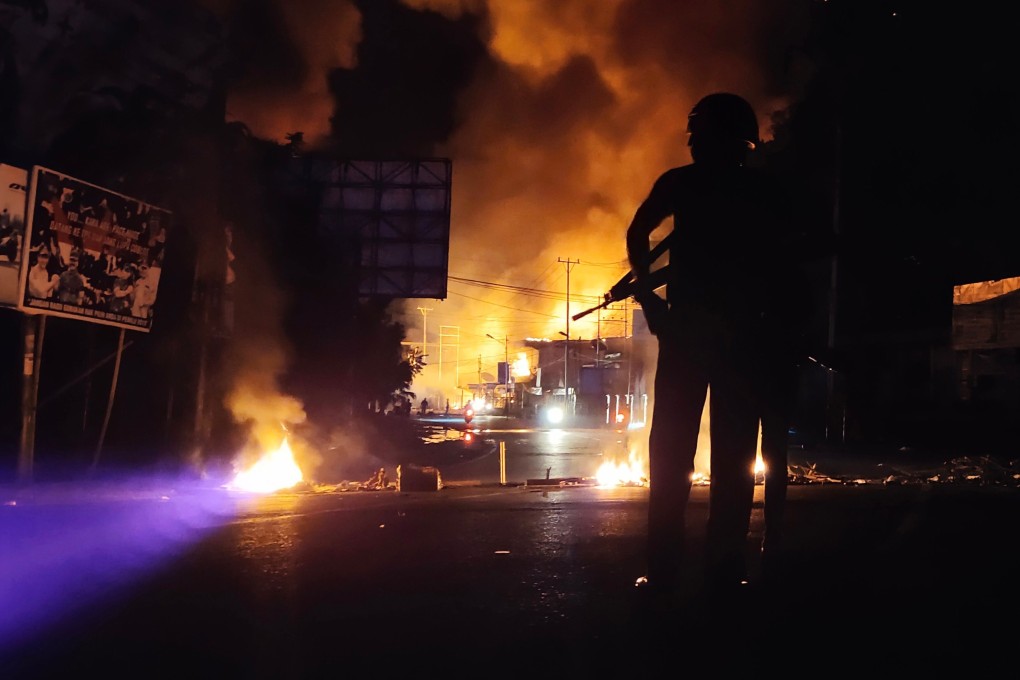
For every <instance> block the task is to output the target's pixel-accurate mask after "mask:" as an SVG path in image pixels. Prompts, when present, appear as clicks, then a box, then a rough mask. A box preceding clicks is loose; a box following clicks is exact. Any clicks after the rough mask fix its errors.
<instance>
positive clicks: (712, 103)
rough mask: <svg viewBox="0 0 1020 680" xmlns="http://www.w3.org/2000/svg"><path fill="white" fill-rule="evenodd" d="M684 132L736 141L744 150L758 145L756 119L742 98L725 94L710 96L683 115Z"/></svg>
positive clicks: (717, 93)
mask: <svg viewBox="0 0 1020 680" xmlns="http://www.w3.org/2000/svg"><path fill="white" fill-rule="evenodd" d="M687 132H688V133H689V134H691V135H692V136H694V135H697V136H699V137H703V138H713V139H717V140H720V141H723V140H734V141H736V140H740V141H742V142H744V143H745V144H746V145H747V148H748V149H753V148H755V147H756V146H757V145H758V143H759V139H758V117H757V116H756V115H755V113H754V109H753V108H752V107H751V105H750V104H749V103H748V101H747V100H746V99H744V98H743V97H740V96H739V95H735V94H731V93H729V92H716V93H713V94H710V95H708V96H706V97H702V99H701V100H700V101H699V102H698V103H697V104H695V105H694V108H693V109H691V112H690V113H689V114H687Z"/></svg>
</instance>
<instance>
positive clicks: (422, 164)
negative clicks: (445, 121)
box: [316, 159, 452, 299]
mask: <svg viewBox="0 0 1020 680" xmlns="http://www.w3.org/2000/svg"><path fill="white" fill-rule="evenodd" d="M317 170H318V172H316V174H317V175H318V177H316V180H317V181H318V182H320V183H321V186H322V203H321V206H320V213H319V228H320V229H321V230H322V231H323V233H324V234H325V235H326V236H327V237H328V238H329V239H330V240H331V241H333V242H335V243H337V245H339V246H340V247H341V248H342V249H343V250H344V252H345V253H346V254H347V255H348V263H349V264H351V265H355V266H357V267H358V293H359V294H360V295H363V296H371V297H394V298H433V299H445V298H446V295H447V290H446V280H447V273H448V267H449V254H450V189H451V179H452V163H451V162H450V160H448V159H423V160H388V161H356V160H335V161H327V162H324V163H322V164H320V165H319V166H318V168H317Z"/></svg>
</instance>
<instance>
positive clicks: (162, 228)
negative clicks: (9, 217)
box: [18, 167, 171, 331]
mask: <svg viewBox="0 0 1020 680" xmlns="http://www.w3.org/2000/svg"><path fill="white" fill-rule="evenodd" d="M170 222H171V214H170V212H168V211H167V210H164V209H162V208H159V207H157V206H154V205H150V204H148V203H145V202H143V201H140V200H138V199H136V198H131V197H129V196H124V195H122V194H119V193H116V192H113V191H110V190H108V189H104V188H102V187H98V186H95V185H93V184H89V183H87V182H84V181H82V180H80V179H76V178H74V177H69V176H67V175H63V174H61V173H59V172H56V171H54V170H49V169H47V168H41V167H36V168H33V170H32V177H31V181H30V183H29V195H28V220H27V225H26V234H25V239H24V244H23V248H22V254H21V259H22V262H23V264H24V266H23V267H22V268H21V279H20V286H19V293H18V308H19V309H21V310H23V311H25V312H29V313H43V314H49V315H52V316H62V317H67V318H72V319H81V320H84V321H92V322H95V323H100V324H107V325H111V326H120V327H122V328H131V329H134V330H140V331H149V330H150V329H151V328H152V318H153V306H154V305H155V302H156V294H157V291H158V288H159V279H160V274H161V272H162V270H163V259H164V254H165V248H166V239H167V233H168V231H169V229H170Z"/></svg>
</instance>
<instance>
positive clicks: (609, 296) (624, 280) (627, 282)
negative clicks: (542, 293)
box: [570, 237, 670, 335]
mask: <svg viewBox="0 0 1020 680" xmlns="http://www.w3.org/2000/svg"><path fill="white" fill-rule="evenodd" d="M669 240H670V239H669V238H668V237H667V238H665V239H663V240H662V241H660V242H659V243H658V244H657V245H656V246H655V247H654V248H652V249H651V251H649V253H648V261H649V262H650V263H654V262H655V261H656V260H658V259H659V257H661V256H662V254H663V253H665V252H666V250H667V249H668V248H669ZM668 276H669V265H668V264H667V265H665V266H663V267H659V268H658V269H656V270H655V271H653V272H650V273H649V275H648V286H647V287H646V288H645V291H646V294H645V295H641V291H639V290H638V285H637V279H635V277H634V272H633V271H629V272H627V273H626V274H624V275H623V277H621V278H620V280H619V281H617V282H616V283H615V284H614V285H613V287H612V288H610V289H609V292H607V293H606V294H605V295H603V296H602V298H603V299H602V302H600V303H599V304H597V305H595V306H594V307H592V308H590V309H586V310H584V311H583V312H578V313H577V314H574V315H573V316H572V317H570V318H571V319H573V320H574V321H577V320H578V319H582V318H584V317H586V316H588V315H589V314H591V313H592V312H596V311H598V310H600V309H605V308H606V307H608V306H609V305H611V304H613V303H614V302H620V301H621V300H626V299H627V298H629V297H635V299H637V301H638V303H639V304H640V305H641V307H642V308H643V309H644V312H645V317H646V319H647V320H648V328H649V330H650V331H651V332H652V333H653V334H655V335H658V334H659V330H661V328H662V326H663V325H664V324H665V322H666V316H667V312H668V310H669V308H668V306H667V303H666V301H665V300H663V299H662V298H661V297H659V296H658V295H655V294H654V293H653V292H652V291H654V290H656V289H657V288H660V287H662V286H663V285H665V284H666V279H667V277H668ZM653 298H654V299H653Z"/></svg>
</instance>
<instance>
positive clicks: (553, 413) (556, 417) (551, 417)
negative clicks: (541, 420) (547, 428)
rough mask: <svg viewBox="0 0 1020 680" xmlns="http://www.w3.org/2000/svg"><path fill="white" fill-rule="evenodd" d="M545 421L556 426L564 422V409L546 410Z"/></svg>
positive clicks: (554, 407) (555, 407)
mask: <svg viewBox="0 0 1020 680" xmlns="http://www.w3.org/2000/svg"><path fill="white" fill-rule="evenodd" d="M545 419H546V420H548V421H549V422H550V423H552V424H554V425H555V424H556V423H560V422H563V409H561V408H560V407H559V406H553V407H552V408H550V409H548V410H546V412H545Z"/></svg>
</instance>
